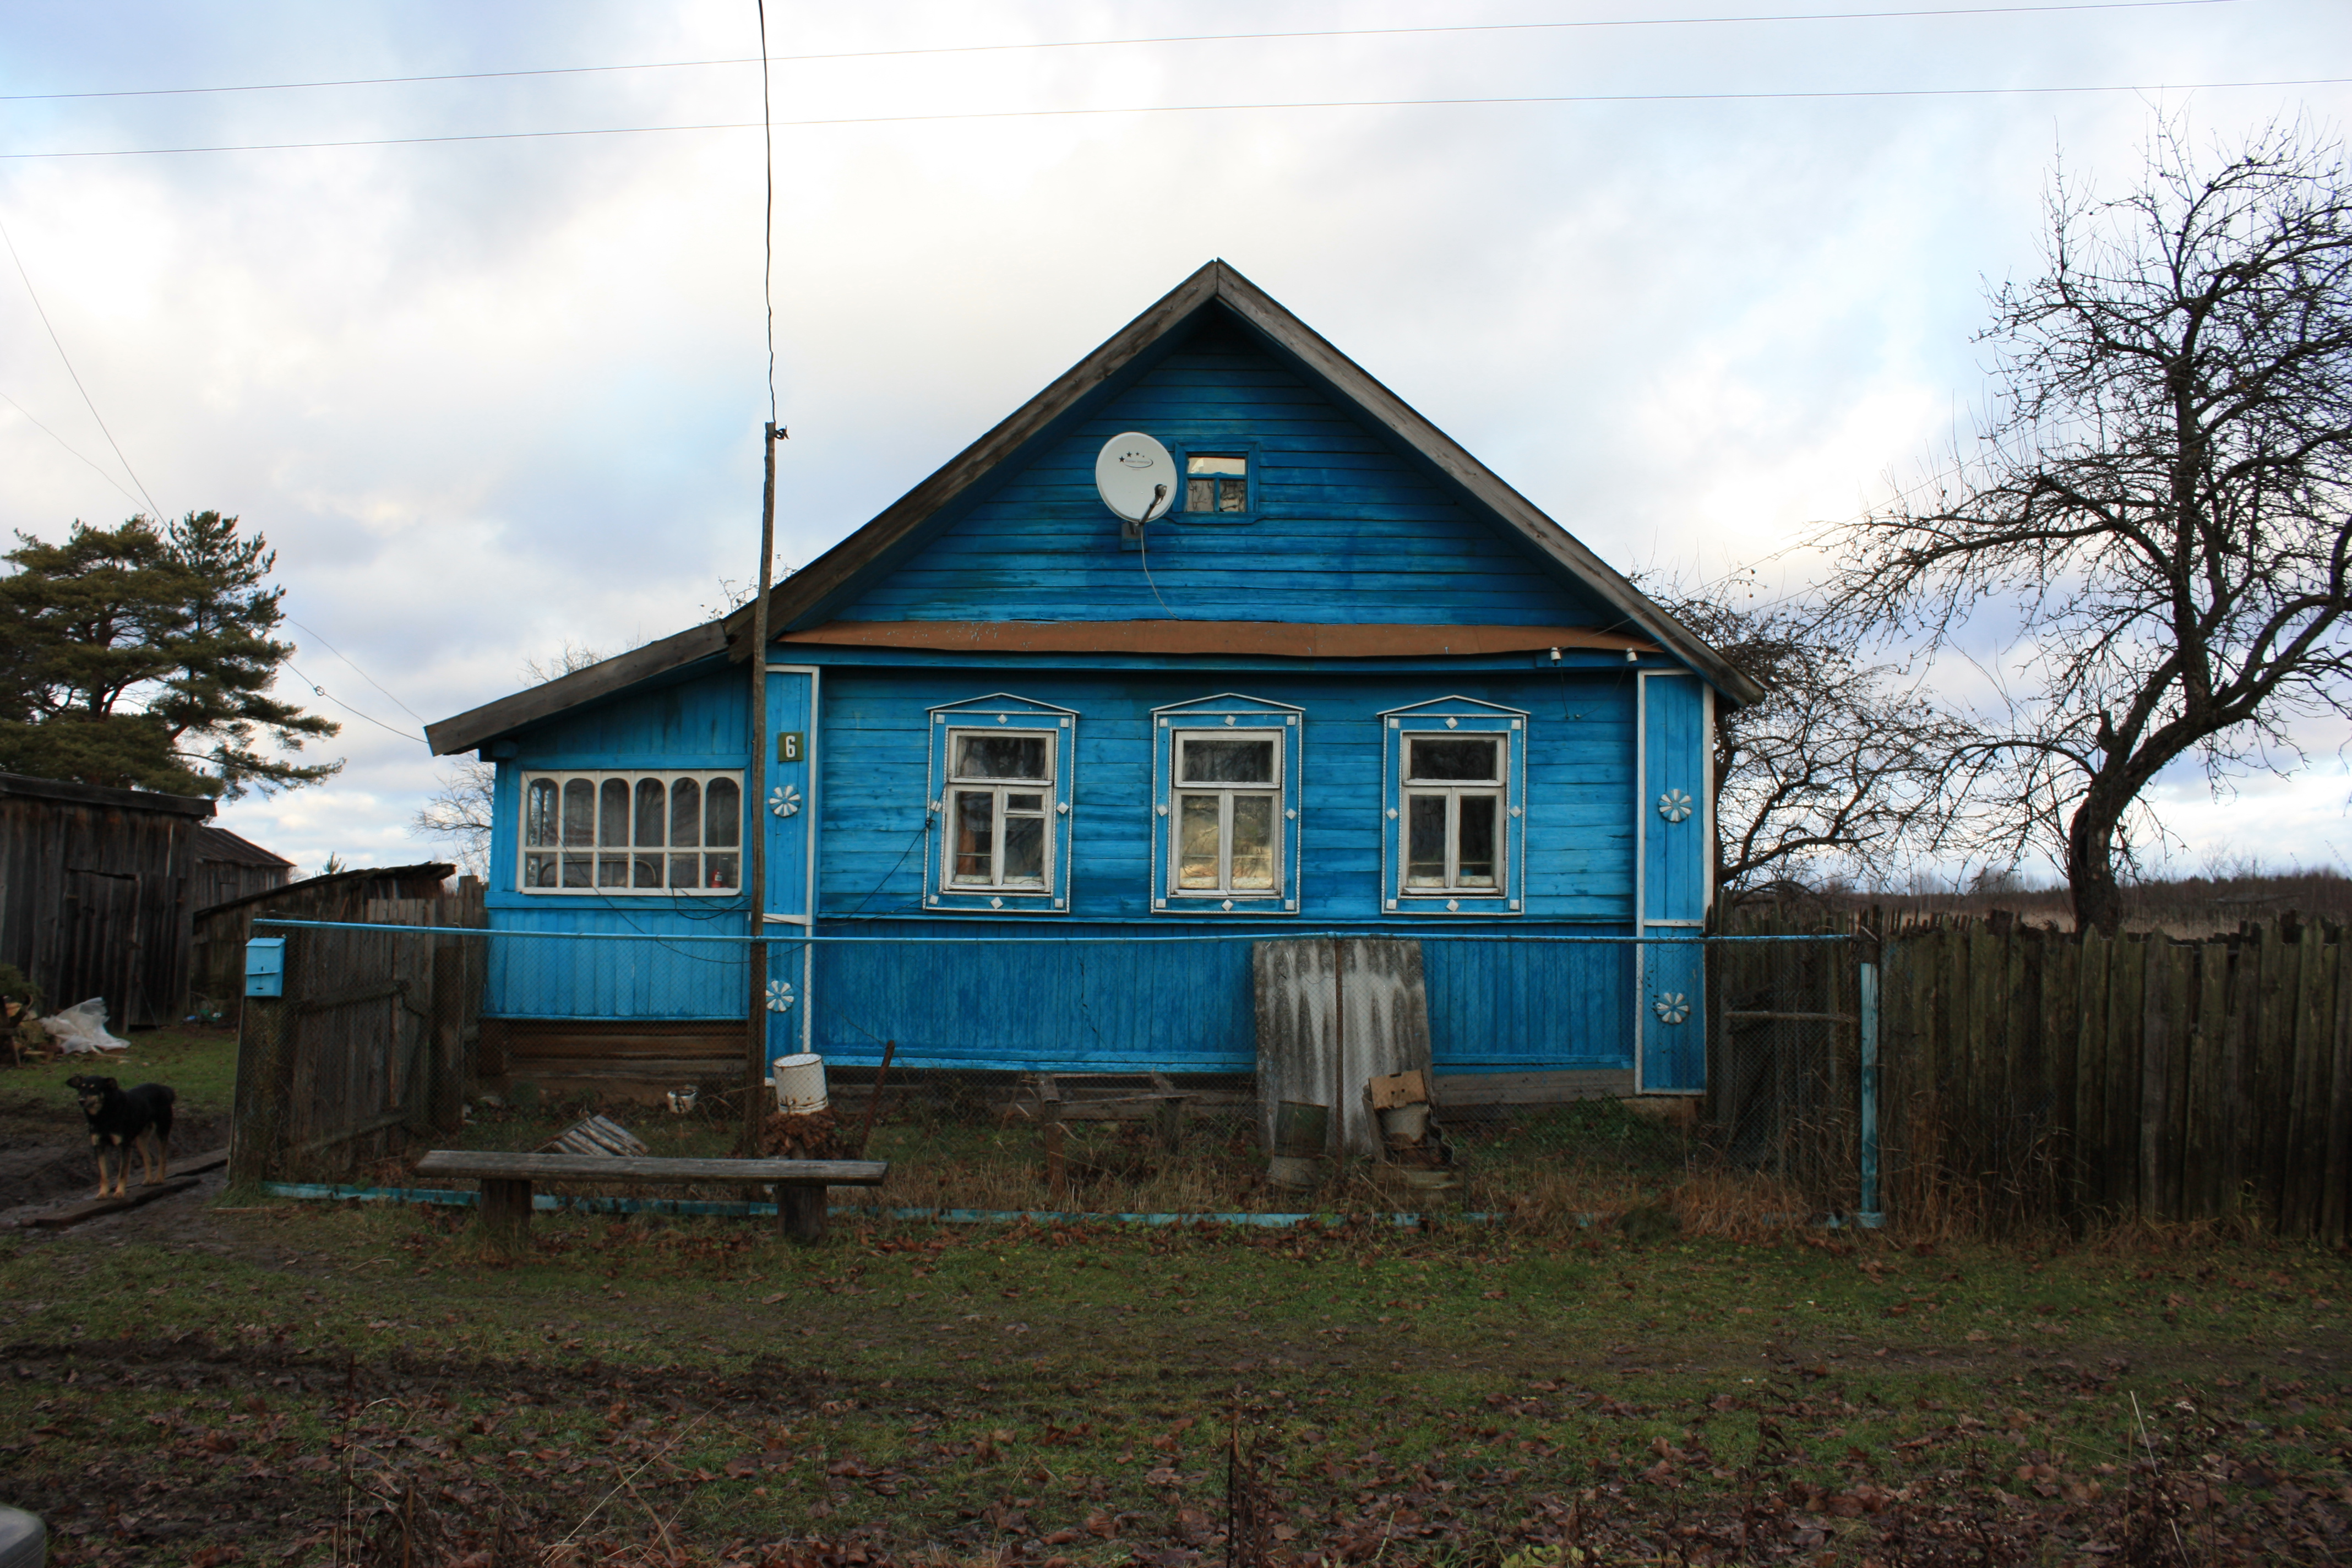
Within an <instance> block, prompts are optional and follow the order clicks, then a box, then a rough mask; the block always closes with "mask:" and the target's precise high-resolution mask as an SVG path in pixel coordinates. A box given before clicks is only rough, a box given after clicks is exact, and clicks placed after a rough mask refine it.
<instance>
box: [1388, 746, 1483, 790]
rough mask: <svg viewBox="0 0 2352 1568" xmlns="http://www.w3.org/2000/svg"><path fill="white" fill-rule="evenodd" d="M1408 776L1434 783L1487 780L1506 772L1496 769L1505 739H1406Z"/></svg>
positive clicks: (1406, 773) (1406, 769)
mask: <svg viewBox="0 0 2352 1568" xmlns="http://www.w3.org/2000/svg"><path fill="white" fill-rule="evenodd" d="M1405 745H1406V747H1407V761H1406V763H1405V775H1404V776H1405V777H1407V778H1409V779H1414V780H1422V779H1427V780H1429V781H1431V782H1433V783H1441V784H1444V783H1453V782H1454V781H1457V780H1465V779H1466V780H1470V781H1472V782H1474V783H1481V784H1483V783H1487V782H1489V781H1492V780H1496V779H1499V778H1501V777H1502V776H1503V775H1502V774H1500V773H1496V771H1495V769H1496V762H1497V759H1498V755H1499V753H1500V752H1501V751H1502V742H1499V741H1494V740H1462V741H1457V740H1454V739H1451V738H1447V739H1444V740H1424V739H1423V738H1421V737H1418V736H1416V737H1414V738H1413V739H1412V740H1411V741H1408V742H1405Z"/></svg>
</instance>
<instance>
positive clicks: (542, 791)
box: [522, 779, 562, 848]
mask: <svg viewBox="0 0 2352 1568" xmlns="http://www.w3.org/2000/svg"><path fill="white" fill-rule="evenodd" d="M561 799H562V790H561V789H560V788H558V787H557V785H556V783H555V781H554V780H553V779H533V780H531V781H530V784H528V785H526V786H525V787H524V789H523V798H522V841H523V842H524V843H525V844H527V845H530V846H532V847H537V846H540V845H542V844H544V845H546V846H548V847H551V848H552V847H554V845H555V842H556V837H555V836H556V832H557V828H556V809H557V806H556V803H557V802H558V801H559V800H561Z"/></svg>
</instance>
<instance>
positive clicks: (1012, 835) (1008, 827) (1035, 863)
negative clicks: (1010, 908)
mask: <svg viewBox="0 0 2352 1568" xmlns="http://www.w3.org/2000/svg"><path fill="white" fill-rule="evenodd" d="M1004 885H1005V886H1006V887H1016V886H1018V887H1025V888H1042V887H1044V886H1045V818H1044V817H1042V816H1008V817H1006V818H1005V819H1004Z"/></svg>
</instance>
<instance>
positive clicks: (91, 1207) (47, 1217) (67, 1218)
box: [25, 1176, 196, 1230]
mask: <svg viewBox="0 0 2352 1568" xmlns="http://www.w3.org/2000/svg"><path fill="white" fill-rule="evenodd" d="M195 1184H196V1178H195V1177H194V1176H173V1178H172V1179H171V1180H170V1181H167V1182H158V1183H156V1184H154V1185H153V1186H152V1187H132V1188H131V1189H130V1190H129V1191H128V1192H126V1193H124V1194H123V1195H122V1196H121V1197H119V1198H84V1199H82V1200H81V1201H80V1202H79V1203H73V1204H68V1205H66V1206H65V1207H63V1208H61V1209H51V1210H50V1211H49V1212H48V1213H47V1214H38V1215H34V1216H33V1217H32V1218H30V1219H28V1220H26V1222H25V1223H26V1225H28V1226H32V1227H33V1228H34V1229H35V1230H63V1229H64V1228H65V1227H66V1226H69V1225H79V1224H80V1223H81V1222H82V1221H84V1220H86V1219H96V1218H98V1217H99V1216H100V1215H110V1214H121V1213H122V1212H123V1211H124V1210H125V1209H135V1208H137V1207H139V1206H140V1205H142V1204H152V1203H153V1202H154V1201H155V1200H156V1199H157V1198H168V1197H171V1196H173V1194H178V1193H184V1192H186V1191H187V1190H188V1189H189V1188H191V1187H193V1186H194V1185H195Z"/></svg>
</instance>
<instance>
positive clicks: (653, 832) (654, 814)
mask: <svg viewBox="0 0 2352 1568" xmlns="http://www.w3.org/2000/svg"><path fill="white" fill-rule="evenodd" d="M667 794H668V792H667V791H666V790H664V789H663V788H662V783H661V780H659V779H639V780H638V781H637V839H636V842H637V847H638V848H640V849H658V848H660V847H662V846H663V845H664V844H666V843H667V842H669V841H668V839H667V838H666V837H663V835H662V819H663V816H664V813H663V810H662V807H663V805H664V803H665V801H666V799H667ZM652 885H653V886H654V887H656V888H658V887H660V886H661V874H660V873H659V872H656V873H655V874H654V879H653V883H652Z"/></svg>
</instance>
